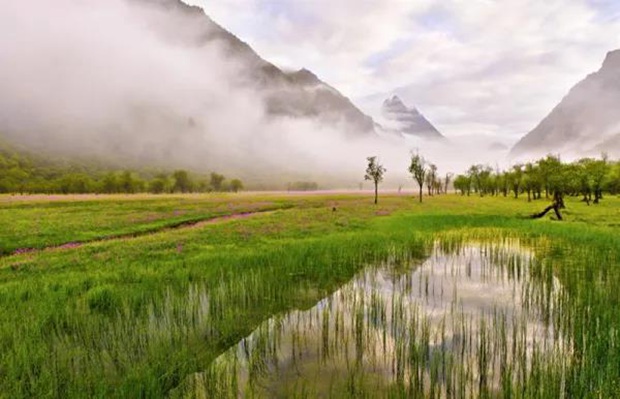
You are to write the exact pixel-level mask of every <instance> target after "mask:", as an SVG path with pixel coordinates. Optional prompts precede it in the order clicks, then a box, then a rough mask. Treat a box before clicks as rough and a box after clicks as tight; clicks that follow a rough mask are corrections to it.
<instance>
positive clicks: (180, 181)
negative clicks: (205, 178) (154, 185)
mask: <svg viewBox="0 0 620 399" xmlns="http://www.w3.org/2000/svg"><path fill="white" fill-rule="evenodd" d="M172 178H173V179H174V185H173V186H172V191H174V192H181V193H188V192H191V191H192V187H193V183H192V181H191V179H190V177H189V173H187V171H186V170H176V171H175V172H174V173H173V174H172Z"/></svg>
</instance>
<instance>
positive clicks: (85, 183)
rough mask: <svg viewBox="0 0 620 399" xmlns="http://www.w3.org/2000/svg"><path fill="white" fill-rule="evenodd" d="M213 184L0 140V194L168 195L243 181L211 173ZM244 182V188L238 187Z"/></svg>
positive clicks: (219, 188)
mask: <svg viewBox="0 0 620 399" xmlns="http://www.w3.org/2000/svg"><path fill="white" fill-rule="evenodd" d="M210 179H211V180H210V182H205V180H206V179H205V178H204V177H203V176H200V175H197V176H193V175H191V174H190V173H189V172H188V171H185V170H177V171H175V172H174V173H173V174H172V181H170V179H169V178H168V176H167V174H166V173H149V172H147V171H137V170H123V171H118V170H110V168H109V167H106V166H101V165H97V164H94V163H93V164H89V163H87V162H84V161H78V160H73V161H71V162H65V161H63V160H62V159H60V158H53V159H48V158H45V157H43V156H35V155H32V154H29V153H27V152H26V151H23V150H19V149H17V148H15V147H12V146H10V145H9V144H6V143H3V142H1V141H0V194H2V193H20V194H28V193H46V194H86V193H102V194H119V193H124V194H135V193H142V192H145V191H148V192H151V193H153V194H163V193H168V192H179V193H189V192H207V191H226V190H229V189H230V190H233V191H235V190H236V191H238V190H240V189H241V188H242V187H243V183H241V181H240V180H238V179H235V180H236V181H235V183H234V184H232V185H230V186H229V187H227V186H226V185H225V184H224V180H225V178H224V176H223V175H221V174H218V173H212V174H211V176H210ZM240 183H241V185H239V184H240Z"/></svg>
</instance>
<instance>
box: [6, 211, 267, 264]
mask: <svg viewBox="0 0 620 399" xmlns="http://www.w3.org/2000/svg"><path fill="white" fill-rule="evenodd" d="M276 211H277V209H264V210H257V211H251V212H240V213H233V214H230V215H223V216H215V217H209V218H199V219H194V220H186V221H183V222H177V223H172V224H169V225H166V226H163V227H157V228H152V229H146V230H143V231H138V232H133V233H125V234H116V235H111V236H104V237H99V238H94V239H90V240H84V241H72V242H67V243H64V244H59V245H51V246H48V247H41V248H19V249H16V250H15V251H13V252H12V253H10V254H8V255H5V257H9V256H15V255H22V254H30V253H38V252H43V251H58V250H68V249H75V248H80V247H81V246H83V245H86V244H92V243H96V242H104V241H112V240H123V239H128V238H138V237H144V236H147V235H152V234H157V233H161V232H164V231H169V230H179V229H186V228H200V227H204V226H208V225H211V224H218V223H223V222H228V221H233V220H240V219H248V218H251V217H255V216H259V215H265V214H270V213H274V212H276Z"/></svg>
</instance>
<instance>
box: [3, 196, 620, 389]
mask: <svg viewBox="0 0 620 399" xmlns="http://www.w3.org/2000/svg"><path fill="white" fill-rule="evenodd" d="M372 201H373V198H372V195H371V194H369V193H321V194H304V195H299V194H295V195H289V194H286V193H261V194H256V193H239V194H200V195H198V194H195V195H161V196H156V195H133V196H132V195H128V196H121V195H115V196H102V195H99V196H96V195H92V196H79V195H78V196H54V197H46V196H35V197H28V196H26V197H20V196H0V222H1V223H2V226H3V227H2V230H1V231H0V254H1V255H2V256H1V257H0V307H1V308H2V309H3V311H2V312H1V313H0V353H1V354H2V356H1V358H0V397H7V398H19V397H102V398H104V397H105V398H109V397H168V396H172V397H237V396H240V395H245V396H247V397H265V396H270V395H271V396H273V395H275V396H278V395H280V396H289V397H290V396H299V397H313V396H315V395H316V394H317V393H318V392H320V393H324V394H326V395H327V396H333V397H377V396H378V397H383V396H389V397H425V396H431V397H478V396H481V397H517V398H518V397H604V398H608V397H616V396H617V395H618V392H620V333H619V331H620V292H619V290H618V289H617V287H618V286H619V283H620V271H619V269H618V265H620V258H619V254H620V236H619V235H618V226H619V225H620V199H618V198H615V197H612V196H606V197H605V198H604V199H603V200H602V201H601V203H600V204H598V205H591V206H587V205H586V204H585V203H583V202H580V201H579V198H573V197H570V198H567V199H566V206H567V209H566V210H565V211H564V212H563V214H564V216H565V219H566V220H564V221H562V222H559V221H555V220H552V219H551V218H544V219H540V220H531V219H529V218H528V217H527V216H528V215H530V214H532V213H534V212H537V211H540V210H541V209H542V208H544V207H545V206H546V202H545V201H544V200H537V201H532V202H527V201H526V200H525V199H521V198H520V199H514V198H510V197H508V198H503V197H483V198H480V197H478V196H475V195H472V196H469V197H468V196H461V195H454V194H449V195H438V196H433V197H425V198H424V202H423V203H418V202H417V201H416V200H415V198H414V194H412V193H411V194H409V193H401V194H395V193H393V194H386V195H381V196H380V198H379V204H378V205H376V206H375V205H373V203H372ZM507 246H508V247H510V248H513V247H517V248H519V251H520V252H519V253H518V254H516V255H515V254H513V253H512V252H510V251H509V250H507V249H506V248H507ZM471 251H473V253H481V254H484V256H483V257H480V259H478V258H475V257H474V258H472V256H473V255H471V254H470V253H471ZM467 254H470V255H467ZM463 255H467V256H469V258H468V259H470V260H469V261H467V260H466V261H464V263H463V264H468V263H471V262H472V261H471V259H478V260H475V262H478V263H480V264H484V265H486V266H485V268H484V270H487V268H490V269H489V270H494V271H493V272H492V273H500V272H496V271H495V270H500V271H501V273H500V274H501V276H500V277H501V278H499V280H498V281H501V282H502V283H501V284H506V283H505V282H506V281H512V282H514V281H519V282H521V281H527V282H528V283H527V284H525V285H515V287H520V288H518V290H520V291H519V292H521V293H520V294H519V296H518V298H519V303H520V308H523V309H526V310H528V312H527V313H524V314H525V316H524V317H523V318H520V316H519V317H517V316H515V315H521V314H522V313H521V312H520V311H517V310H511V311H510V312H511V313H508V314H503V316H502V315H500V316H501V317H497V313H492V312H491V313H489V314H487V315H486V316H485V317H486V318H482V319H472V320H470V321H468V322H466V321H463V320H465V319H462V318H461V316H462V315H460V316H459V314H458V313H455V312H453V313H450V317H447V318H446V319H444V320H443V321H440V322H438V323H439V324H435V321H433V320H431V319H429V318H428V317H427V316H425V314H426V313H427V312H426V311H425V310H424V308H420V307H419V306H414V305H412V304H411V303H410V301H412V300H415V301H417V302H420V303H422V302H424V301H425V300H426V299H424V298H431V299H432V300H437V297H435V296H433V295H431V294H429V293H428V290H426V292H425V290H423V289H417V290H413V289H412V288H411V287H412V286H415V285H416V284H418V285H419V287H423V285H424V284H425V281H431V282H432V281H434V280H433V275H432V274H431V275H429V274H428V271H429V270H431V271H432V270H433V269H436V270H440V267H439V266H437V267H436V266H433V265H436V264H440V263H437V262H443V261H445V259H453V260H451V261H450V262H453V263H454V262H456V263H455V264H460V263H459V262H461V260H459V259H461V258H459V257H460V256H463ZM454 259H456V260H454ZM429 262H430V263H429ZM475 262H474V263H475ZM429 265H431V266H430V269H429ZM441 267H444V266H441ZM369 270H370V271H372V270H382V273H390V275H397V276H399V278H400V279H401V280H399V281H400V283H399V285H398V286H399V287H401V286H404V287H405V288H404V289H403V290H401V291H398V295H393V296H391V297H390V298H391V299H389V300H387V299H385V298H383V297H381V296H380V295H379V294H378V293H379V292H380V291H377V290H376V289H374V291H373V289H372V287H374V286H373V285H369V286H366V285H364V284H366V283H363V284H362V283H360V281H362V282H367V281H371V282H372V281H375V280H373V279H376V278H375V277H372V278H371V277H364V276H367V274H366V273H369ZM386 270H387V272H386ZM446 270H448V269H446ZM451 270H452V269H451ZM455 270H456V269H455ZM459 270H460V269H459ZM476 270H477V269H476ZM481 270H482V269H481ZM416 273H418V274H416ZM420 273H422V274H420ZM423 273H427V274H423ZM446 273H448V272H446ZM450 273H452V272H450ZM455 273H457V275H459V276H460V273H461V272H460V271H457V272H455ZM462 273H465V272H462ZM485 273H486V272H485ZM502 273H503V274H502ZM371 275H372V276H374V274H371ZM446 275H448V274H446ZM485 276H486V274H485ZM408 278H410V282H407V281H409V280H408ZM481 278H482V277H481ZM360 279H361V280H360ZM415 279H417V280H415ZM484 279H485V280H486V279H487V277H484ZM414 280H415V281H416V282H415V284H414V283H413V282H411V281H414ZM530 281H531V283H530ZM356 282H357V283H356ZM351 284H353V285H351ZM360 284H361V286H362V288H363V289H362V291H363V292H366V291H368V292H369V293H370V294H369V295H370V297H369V298H371V299H368V300H366V299H364V300H362V299H359V298H360V294H359V292H360V291H359V287H360ZM511 284H513V283H511ZM514 284H516V283H514ZM395 286H396V285H395ZM431 286H434V285H432V284H431ZM453 286H454V287H456V286H459V284H457V283H454V284H453ZM347 287H354V288H347ZM364 287H371V288H369V289H366V288H364ZM437 287H440V286H439V285H437ZM441 287H443V286H441ZM523 287H525V288H523ZM558 287H560V288H561V289H560V288H558ZM375 288H376V287H375ZM437 289H439V288H437ZM515 289H516V288H515ZM513 291H514V290H513ZM373 292H375V294H372V293H373ZM412 292H413V294H412ZM442 295H443V291H442ZM446 296H449V295H447V294H446ZM361 298H365V297H364V295H362V296H361ZM412 298H413V299H412ZM433 298H434V299H433ZM323 301H327V302H328V303H330V304H331V305H330V306H331V307H329V309H335V310H334V313H333V314H331V313H330V314H324V313H323V312H324V310H323V309H324V308H320V310H317V308H316V305H317V303H323ZM360 301H361V302H368V303H365V304H364V306H362V307H360V306H359V303H360ZM459 301H460V300H458V301H457V300H454V299H453V298H452V299H450V300H448V301H446V303H445V306H448V307H450V306H454V307H455V308H456V307H457V306H458V304H459V303H461V302H459ZM513 302H514V301H513ZM407 304H408V305H407ZM405 305H407V306H405ZM442 306H443V305H442ZM494 309H495V308H494ZM530 309H533V310H531V311H530ZM487 310H488V309H487ZM295 312H298V313H299V312H309V313H308V314H310V315H313V316H311V317H310V318H311V319H312V320H320V321H321V322H322V323H323V324H322V325H324V326H325V327H324V329H325V331H330V332H331V331H332V330H334V329H336V330H338V331H340V334H341V335H340V336H337V335H336V336H334V335H333V334H331V335H330V334H328V333H327V332H325V331H323V330H322V329H318V332H317V333H316V334H322V335H319V337H325V336H326V335H325V334H327V338H325V339H323V338H321V339H319V340H318V341H317V342H318V343H317V342H315V341H316V339H315V338H316V337H314V338H313V337H310V338H308V339H307V340H306V341H304V342H306V343H304V344H303V345H302V344H300V343H299V342H301V341H299V340H293V338H287V335H286V334H287V333H286V331H288V329H287V328H285V327H286V325H287V324H290V323H291V321H290V320H291V317H298V319H295V320H302V321H303V320H305V319H303V318H301V316H295V315H297V314H298V313H295ZM312 312H314V313H312ZM339 312H340V313H339ZM493 314H495V315H496V317H495V318H493ZM337 315H340V316H337ZM399 315H400V316H399ZM349 316H350V317H349ZM397 316H398V317H397ZM336 318H337V319H338V321H336ZM343 318H344V319H347V320H348V318H351V321H350V322H345V321H342V320H343ZM508 318H511V320H512V322H510V323H508V324H507V323H506V321H505V320H507V319H508ZM531 319H535V320H537V321H538V322H539V323H540V324H541V325H543V326H544V328H545V329H546V331H547V332H549V333H550V334H549V335H548V336H547V338H545V339H546V341H545V342H546V344H545V345H547V346H545V348H550V349H549V350H547V349H544V350H542V349H541V350H538V349H536V348H538V346H537V345H538V344H535V343H533V342H534V341H536V342H538V341H539V340H536V339H535V340H534V341H531V340H530V339H531V337H530V336H529V335H528V334H527V331H528V328H529V327H528V326H529V325H530V324H527V323H529V322H531ZM502 320H504V321H502ZM524 320H525V321H524ZM274 323H276V325H277V326H278V327H277V328H275V329H274V327H273V326H274ZM339 323H340V324H339ZM442 323H443V325H444V330H443V335H442V334H439V335H433V334H432V332H433V331H435V329H436V328H438V327H437V326H439V325H442ZM446 323H451V324H450V325H451V326H452V327H451V328H450V329H447V330H448V331H454V330H456V329H458V328H461V329H462V333H461V335H460V336H462V337H471V339H470V340H469V341H470V342H469V344H467V345H465V344H464V342H467V340H460V341H454V334H452V335H450V334H448V333H446V332H445V331H446V327H445V325H446ZM270 326H271V327H270ZM338 326H340V327H338ZM507 326H510V327H511V328H512V329H513V331H514V334H513V336H512V338H510V337H508V334H507V332H506V331H508V330H509V328H508V327H507ZM261 331H263V332H262V333H261ZM282 331H285V332H282ZM292 331H293V332H292V333H291V334H293V335H292V336H293V337H298V336H299V334H302V335H303V333H304V331H305V332H308V335H311V334H310V332H311V331H313V328H311V327H308V328H304V329H301V331H299V330H298V331H295V329H293V330H292ZM343 331H344V332H343ZM377 331H379V333H380V334H379V333H377ZM388 333H389V334H388ZM377 334H379V335H377ZM381 334H383V335H385V336H389V337H391V339H392V340H393V342H392V343H391V344H389V345H388V344H387V343H386V342H388V339H387V338H385V339H384V340H383V338H382V339H380V340H378V339H379V338H377V337H383V335H381ZM390 334H391V335H390ZM448 335H450V336H451V337H452V338H451V340H452V341H450V342H452V349H449V350H448V349H446V348H447V346H446V345H444V346H442V344H445V343H446V342H448V341H447V340H446V339H445V337H446V336H448ZM334 337H340V338H338V339H336V338H334ZM507 337H508V338H510V339H507ZM274 339H275V341H274ZM295 339H296V338H295ZM340 339H341V340H345V342H350V344H349V345H340V346H342V347H344V348H349V349H350V350H351V352H352V353H360V355H359V357H364V359H368V356H367V355H366V354H361V353H362V352H361V351H360V349H359V348H361V347H364V348H368V347H373V348H375V347H380V346H381V345H384V346H383V347H382V348H383V349H382V350H378V351H375V353H374V354H373V355H372V356H370V358H371V359H373V360H372V361H371V362H370V363H364V362H363V361H362V360H360V359H358V358H357V357H355V356H353V358H349V357H348V355H347V356H344V355H343V356H340V355H334V358H336V359H337V360H334V361H333V362H332V363H330V364H331V365H332V366H331V367H335V368H336V370H337V371H338V372H340V373H342V374H341V376H342V378H341V382H342V383H337V384H334V385H333V386H330V387H327V388H325V387H316V386H315V385H312V384H309V383H308V384H306V383H305V382H304V383H303V384H299V382H298V381H297V380H295V382H294V383H292V385H290V386H282V387H278V388H277V389H276V390H275V391H273V390H266V389H267V388H266V386H270V384H271V385H273V381H272V380H273V379H274V377H273V375H288V374H286V373H285V371H286V370H285V371H282V370H280V369H278V370H280V371H279V372H280V373H284V374H277V372H275V371H274V367H275V368H278V367H281V366H277V367H276V366H274V364H281V362H277V361H274V359H273V358H274V357H277V355H278V354H280V355H281V353H282V352H283V351H286V350H287V349H290V348H291V347H292V348H301V349H302V350H303V351H306V352H308V351H312V350H313V349H312V348H314V346H315V345H319V346H320V348H321V352H320V353H321V354H322V355H321V357H320V358H321V360H317V362H318V364H325V362H327V361H328V360H326V359H328V358H329V356H327V357H326V355H325V353H327V354H329V353H333V352H334V350H333V348H335V347H337V346H339V342H341V341H340ZM459 339H460V338H459ZM287 340H292V341H290V342H293V343H290V342H289V341H287ZM347 340H348V341H347ZM382 340H383V341H382ZM250 341H251V342H255V343H254V344H252V345H253V346H252V348H253V349H251V350H248V351H247V356H246V358H245V360H244V361H241V360H239V359H237V358H236V356H235V355H231V351H233V352H234V351H235V348H239V347H240V346H239V345H241V343H245V342H250ZM547 341H548V342H547ZM256 342H258V343H256ZM282 342H284V343H286V342H289V343H288V344H286V345H285V346H281V345H280V344H279V343H282ZM308 342H309V344H308ZM380 342H384V343H382V344H381V345H379V343H380ZM454 342H457V343H454ZM508 343H513V345H512V349H511V350H509V349H508V346H509V345H508ZM538 343H540V342H538ZM244 345H245V344H244ZM283 345H284V344H283ZM455 345H456V346H455ZM459 345H460V346H459ZM438 346H439V347H442V348H443V349H441V350H439V351H437V350H436V348H437V347H438ZM241 347H243V345H242V346H241ZM455 347H457V348H459V351H456V352H458V353H460V355H458V356H456V355H454V353H456V352H455V351H454V350H453V349H454V348H455ZM283 348H284V349H283ZM309 348H310V349H309ZM330 348H332V350H331V351H330V350H329V349H330ZM356 348H358V349H356ZM388 349H389V350H388ZM356 351H357V352H356ZM302 353H305V352H302ZM435 354H437V355H435ZM448 355H449V356H448ZM267 358H269V359H271V360H269V361H268V360H267ZM226 359H228V360H226ZM230 359H232V360H230ZM248 359H249V360H248ZM343 359H344V360H343ZM250 360H251V361H250ZM230 362H232V363H230ZM244 362H245V363H244ZM321 362H323V363H321ZM343 362H344V363H343ZM356 362H359V365H360V366H359V367H351V364H358V363H356ZM495 366H497V370H501V373H497V372H495V373H493V372H492V371H493V369H495V368H496V367H495ZM238 368H241V369H242V370H240V371H239V370H237V369H238ZM328 369H329V368H328ZM370 369H372V370H371V371H372V372H371V371H369V370H370ZM377 369H380V370H381V372H377ZM222 370H223V371H222ZM231 370H234V371H231ZM301 370H310V371H308V372H311V371H312V370H313V366H312V365H307V364H305V365H303V367H301ZM347 370H348V371H347ZM274 373H275V374H274ZM270 375H271V377H270ZM319 375H320V374H319ZM338 375H340V374H338ZM369 376H370V377H372V378H369ZM302 380H303V379H302ZM249 381H253V382H255V383H250V382H249ZM368 381H371V382H372V383H370V384H369V383H368ZM306 382H307V381H306ZM274 392H275V394H274Z"/></svg>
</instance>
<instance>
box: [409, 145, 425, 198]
mask: <svg viewBox="0 0 620 399" xmlns="http://www.w3.org/2000/svg"><path fill="white" fill-rule="evenodd" d="M409 173H411V175H412V176H413V178H414V179H415V181H416V182H418V186H419V187H420V191H419V197H420V202H422V188H423V186H424V176H425V175H426V161H425V160H424V158H423V157H421V156H420V155H419V154H415V155H413V154H412V155H411V163H410V164H409Z"/></svg>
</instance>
